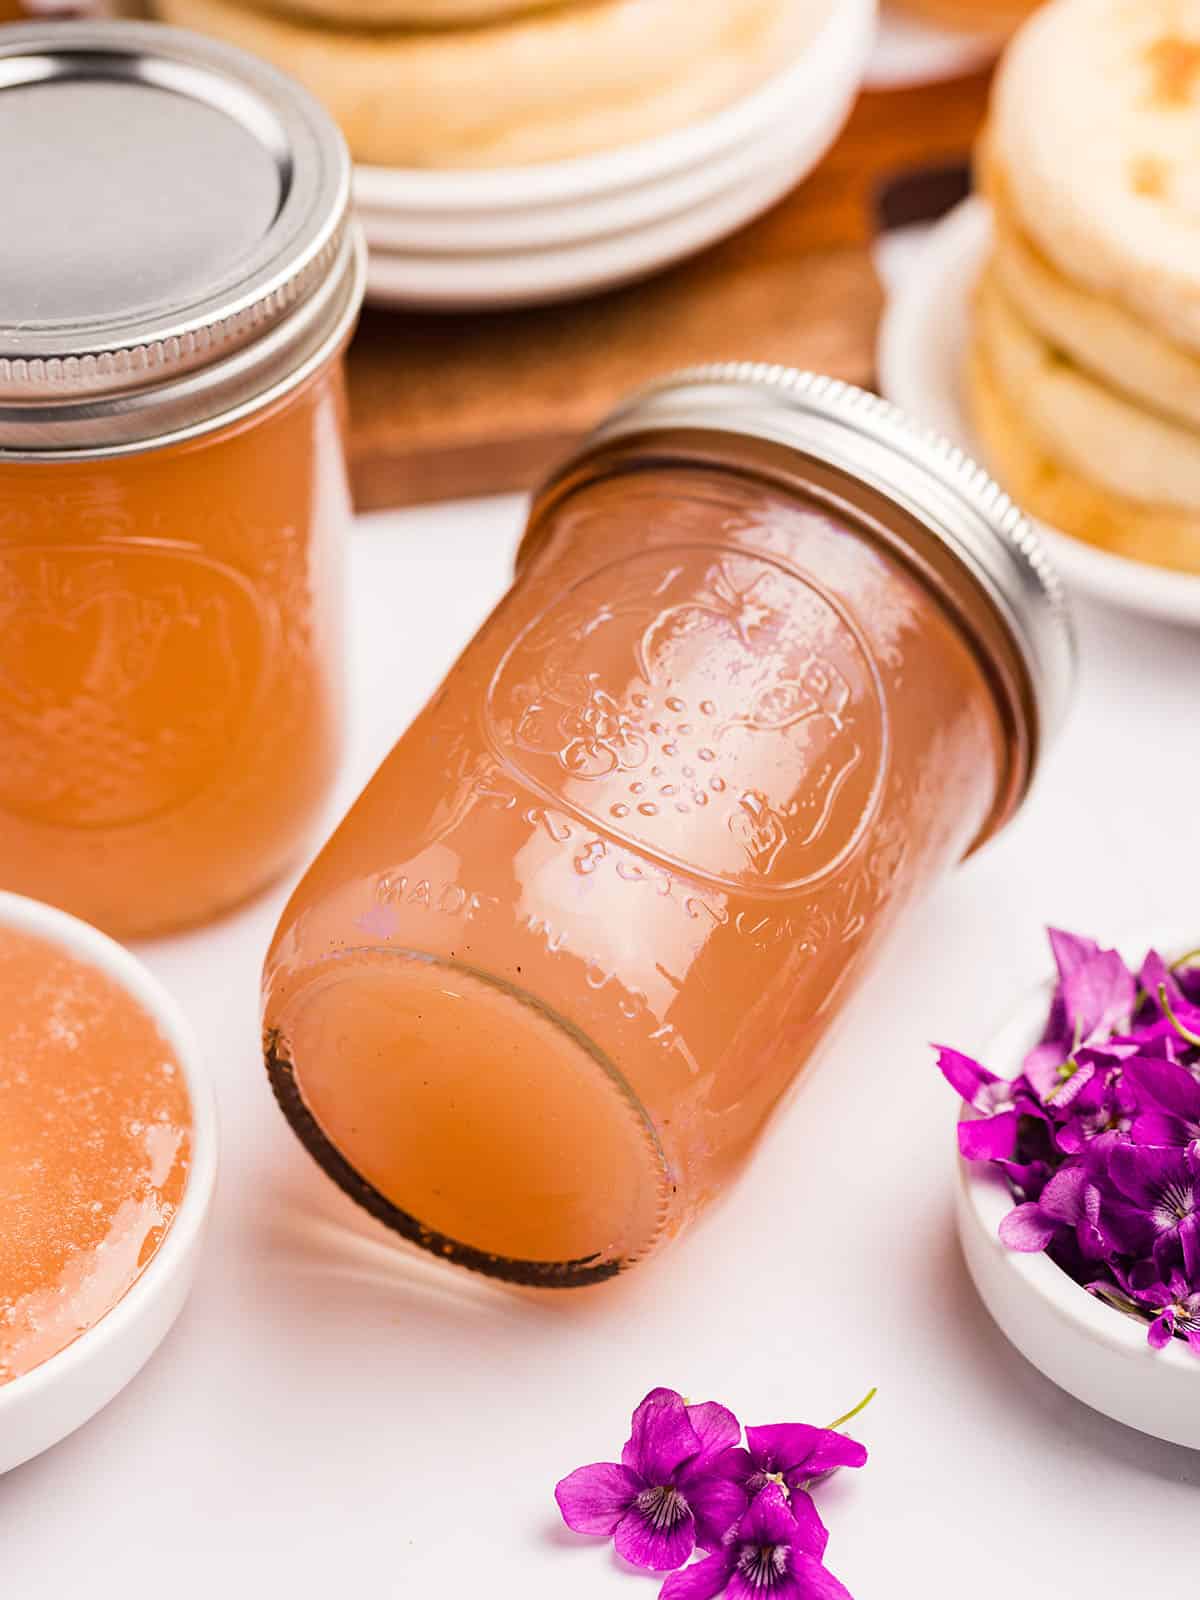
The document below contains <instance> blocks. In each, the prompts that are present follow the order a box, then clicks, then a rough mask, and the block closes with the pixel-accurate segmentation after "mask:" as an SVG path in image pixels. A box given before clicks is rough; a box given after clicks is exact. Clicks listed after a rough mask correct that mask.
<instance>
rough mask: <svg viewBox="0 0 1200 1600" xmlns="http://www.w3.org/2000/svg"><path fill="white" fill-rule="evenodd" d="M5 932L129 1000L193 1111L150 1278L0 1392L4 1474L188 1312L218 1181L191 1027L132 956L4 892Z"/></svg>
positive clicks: (56, 1434)
mask: <svg viewBox="0 0 1200 1600" xmlns="http://www.w3.org/2000/svg"><path fill="white" fill-rule="evenodd" d="M0 924H2V925H3V926H5V927H9V928H19V929H21V930H22V931H23V932H26V933H31V934H36V935H37V936H38V937H40V938H43V939H48V940H50V941H52V942H53V943H54V944H58V945H61V946H63V948H64V949H66V950H68V951H70V953H71V954H72V955H73V956H77V957H78V958H79V959H80V960H81V961H86V962H88V963H89V964H90V965H91V966H93V967H97V968H99V970H100V971H101V972H103V973H105V974H107V976H108V977H110V978H112V979H113V980H114V981H115V982H116V983H119V984H120V985H121V987H122V988H123V989H125V990H126V991H127V992H128V993H129V994H130V995H132V996H133V998H134V999H135V1000H136V1001H137V1002H138V1004H139V1005H140V1006H142V1007H143V1008H144V1009H145V1010H146V1011H148V1012H149V1013H150V1015H151V1016H152V1017H153V1018H154V1020H155V1022H156V1023H157V1024H158V1026H159V1028H160V1029H161V1030H162V1033H163V1036H164V1038H165V1039H166V1040H167V1041H168V1043H169V1044H170V1045H171V1046H172V1048H173V1049H174V1051H175V1055H176V1057H177V1059H178V1061H179V1066H180V1069H181V1071H182V1073H183V1076H184V1080H185V1082H186V1083H187V1088H188V1095H189V1097H190V1099H191V1106H192V1154H191V1166H190V1169H189V1171H188V1178H187V1186H186V1187H185V1189H184V1191H183V1198H182V1200H181V1201H180V1203H179V1209H178V1211H177V1212H176V1213H175V1218H174V1221H173V1222H172V1223H171V1226H170V1228H169V1229H168V1230H167V1235H166V1238H165V1239H164V1240H163V1242H162V1244H161V1245H160V1246H159V1248H158V1250H157V1251H156V1252H155V1255H154V1256H153V1258H152V1260H151V1261H150V1264H149V1265H148V1266H147V1268H146V1270H145V1271H144V1272H143V1273H142V1275H141V1277H140V1278H139V1279H138V1280H137V1282H136V1283H135V1284H134V1285H133V1287H132V1288H131V1289H130V1290H129V1291H128V1292H127V1293H126V1294H125V1295H124V1296H123V1298H122V1299H120V1300H119V1301H118V1302H117V1304H116V1305H115V1306H114V1307H113V1308H112V1310H111V1311H109V1312H108V1313H107V1315H105V1316H103V1317H101V1319H100V1321H99V1322H97V1323H95V1324H94V1325H93V1326H92V1327H91V1328H89V1329H88V1331H87V1332H86V1333H84V1334H81V1335H80V1337H79V1338H78V1339H76V1340H75V1342H74V1343H73V1344H69V1345H68V1346H67V1347H66V1349H65V1350H61V1351H60V1352H59V1353H58V1355H56V1356H51V1357H50V1359H49V1360H48V1361H44V1362H43V1363H42V1364H41V1366H40V1367H34V1368H33V1370H32V1371H31V1372H26V1373H24V1374H23V1375H22V1376H21V1377H19V1378H14V1379H13V1381H12V1382H11V1383H6V1384H4V1385H2V1386H0V1473H3V1472H7V1471H9V1469H10V1468H12V1467H17V1466H20V1464H21V1463H22V1462H23V1461H28V1460H30V1459H31V1457H33V1456H36V1455H40V1454H41V1452H42V1451H43V1450H48V1449H49V1448H50V1446H51V1445H52V1444H57V1443H58V1441H59V1440H60V1439H65V1438H66V1436H67V1434H69V1433H73V1432H74V1431H75V1429H76V1428H78V1427H81V1426H82V1425H83V1423H85V1422H87V1421H88V1420H89V1418H91V1417H93V1416H95V1414H96V1412H97V1411H99V1410H101V1408H102V1407H104V1406H106V1405H107V1404H108V1402H109V1401H110V1400H111V1399H113V1397H114V1396H115V1395H117V1394H118V1393H119V1392H120V1391H121V1390H122V1389H123V1388H124V1387H125V1385H126V1384H127V1383H128V1382H129V1381H130V1379H131V1378H133V1377H134V1376H136V1374H137V1373H138V1372H139V1371H140V1370H141V1368H142V1367H143V1366H144V1365H145V1363H146V1362H147V1361H148V1360H149V1359H150V1357H151V1355H153V1353H154V1351H155V1350H156V1349H157V1348H158V1346H159V1344H160V1343H161V1342H162V1340H163V1339H164V1338H165V1336H166V1334H167V1332H168V1330H169V1329H170V1327H171V1324H172V1323H173V1322H174V1321H175V1318H176V1317H177V1316H178V1315H179V1313H180V1311H181V1310H182V1309H183V1303H184V1301H185V1300H186V1299H187V1294H188V1290H189V1289H190V1288H191V1285H192V1277H193V1275H194V1272H195V1267H196V1258H197V1255H198V1251H199V1245H200V1240H201V1236H202V1234H203V1231H204V1224H205V1221H206V1220H207V1217H208V1209H209V1202H210V1201H211V1199H212V1192H213V1184H214V1182H215V1179H216V1171H217V1113H216V1105H215V1102H214V1099H213V1092H212V1086H211V1085H210V1083H209V1081H208V1078H207V1076H206V1075H205V1073H204V1070H203V1067H202V1064H201V1057H200V1047H199V1045H198V1044H197V1042H196V1039H195V1036H194V1035H193V1033H192V1030H191V1027H190V1025H189V1024H188V1022H187V1019H186V1018H185V1017H184V1015H183V1013H182V1012H181V1011H180V1009H179V1007H178V1006H177V1005H176V1003H175V1001H174V1000H173V999H172V998H171V996H170V995H169V994H168V993H167V991H166V990H165V989H164V988H163V987H162V985H161V984H160V983H159V982H158V980H157V978H154V977H152V976H151V974H150V973H149V972H148V971H147V970H146V968H145V967H144V966H143V965H142V963H141V962H140V961H139V960H138V959H137V958H136V957H135V956H133V955H131V954H130V953H129V951H128V950H126V949H125V948H124V947H123V946H122V945H119V944H117V943H116V941H115V940H113V939H109V938H108V937H107V936H106V935H105V934H103V933H100V932H98V931H97V930H96V929H95V928H93V927H90V926H89V925H88V924H87V923H86V922H80V921H79V920H78V918H76V917H70V916H68V915H67V914H66V913H65V912H63V911H55V910H54V909H53V908H52V907H50V906H46V905H42V904H41V902H40V901H37V900H27V899H25V898H24V896H22V895H16V894H7V893H4V892H0Z"/></svg>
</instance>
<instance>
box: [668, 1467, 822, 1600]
mask: <svg viewBox="0 0 1200 1600" xmlns="http://www.w3.org/2000/svg"><path fill="white" fill-rule="evenodd" d="M826 1542H827V1535H826V1533H825V1529H824V1526H823V1525H822V1523H821V1519H820V1517H818V1516H817V1513H816V1509H815V1507H814V1506H813V1503H812V1501H811V1500H810V1499H809V1498H808V1496H807V1495H800V1496H794V1497H793V1500H792V1504H791V1506H790V1507H789V1505H788V1502H787V1500H786V1499H785V1498H784V1494H783V1490H782V1489H781V1488H780V1487H779V1485H778V1484H777V1483H769V1484H768V1485H767V1487H766V1488H765V1489H764V1490H763V1491H762V1492H761V1494H759V1495H757V1496H756V1498H755V1499H754V1501H753V1502H752V1504H751V1506H750V1509H749V1510H748V1511H747V1512H746V1514H745V1516H743V1517H742V1519H741V1521H740V1522H738V1523H737V1524H736V1526H735V1527H733V1528H731V1529H730V1531H729V1534H728V1535H727V1537H726V1539H725V1541H724V1542H723V1544H722V1545H721V1548H720V1549H719V1550H718V1551H717V1552H716V1553H715V1554H713V1555H710V1556H708V1557H706V1559H705V1560H703V1561H698V1562H696V1563H695V1565H694V1566H691V1567H688V1568H687V1570H686V1571H684V1572H675V1573H672V1575H671V1576H670V1577H669V1578H668V1579H667V1581H666V1583H664V1584H663V1586H662V1589H661V1591H660V1594H659V1600H713V1596H715V1595H719V1594H725V1595H728V1596H730V1600H850V1595H849V1592H848V1590H847V1589H846V1588H845V1587H844V1586H843V1585H842V1584H840V1583H839V1582H838V1580H837V1579H836V1578H835V1577H834V1576H833V1574H832V1573H831V1572H829V1571H827V1570H826V1568H825V1567H824V1566H823V1565H822V1560H821V1558H822V1557H823V1556H824V1554H825V1545H826Z"/></svg>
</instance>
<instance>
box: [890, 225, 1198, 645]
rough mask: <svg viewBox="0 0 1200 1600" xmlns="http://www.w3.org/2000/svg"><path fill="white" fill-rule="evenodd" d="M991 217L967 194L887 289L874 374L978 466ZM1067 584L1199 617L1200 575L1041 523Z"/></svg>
mask: <svg viewBox="0 0 1200 1600" xmlns="http://www.w3.org/2000/svg"><path fill="white" fill-rule="evenodd" d="M991 237H992V223H991V215H990V212H989V210H988V207H987V205H986V203H985V202H984V201H982V200H978V199H976V200H968V201H967V202H966V203H965V204H964V205H962V206H959V207H958V208H957V209H956V210H955V211H953V212H951V214H950V215H949V216H948V217H947V218H946V219H945V220H944V221H943V222H940V223H939V224H938V225H937V227H936V228H935V229H934V230H933V231H932V233H931V234H930V236H929V239H928V242H927V244H926V245H925V246H924V247H923V248H922V250H921V251H920V253H919V255H918V257H917V259H916V260H915V261H913V262H911V263H910V264H909V269H908V271H907V272H906V273H905V275H904V278H903V280H902V281H901V284H900V286H899V288H898V289H897V290H896V292H895V293H894V294H893V295H892V297H891V299H890V301H889V303H888V308H887V311H886V313H885V315H884V319H883V326H882V328H881V330H880V337H879V360H878V367H879V381H880V387H881V389H882V391H883V393H884V394H885V395H886V396H887V397H888V399H889V400H893V401H895V403H896V404H897V405H898V406H900V407H902V408H903V409H904V410H905V411H908V412H909V413H910V414H911V415H913V416H914V417H919V418H920V419H921V420H922V421H923V422H927V423H928V424H929V425H930V426H931V427H934V428H937V429H938V430H939V431H940V432H942V433H944V434H945V435H946V436H947V437H948V438H950V439H953V440H954V442H955V443H956V444H959V445H961V446H962V448H963V449H964V450H966V451H967V452H968V453H969V454H971V455H973V456H975V457H977V458H978V459H980V460H981V461H983V462H984V463H985V464H986V461H987V453H986V451H984V450H983V449H982V448H981V446H980V443H979V441H978V439H977V438H976V437H975V435H974V432H973V430H972V428H971V423H970V419H969V416H968V412H967V405H966V400H965V396H964V391H963V370H964V366H965V354H966V349H967V343H968V338H969V330H970V301H971V293H972V290H973V288H974V285H975V282H976V280H977V278H978V276H979V273H980V271H981V269H982V267H983V264H984V262H985V260H986V258H987V254H988V249H989V246H990V243H991ZM1039 526H1040V529H1041V532H1042V534H1043V536H1044V538H1045V541H1046V545H1047V548H1048V549H1049V550H1050V553H1051V555H1052V556H1053V558H1054V562H1055V565H1056V566H1057V567H1058V570H1059V572H1060V574H1061V575H1062V577H1063V580H1064V581H1065V582H1066V583H1067V585H1068V587H1070V588H1072V589H1075V590H1077V591H1079V592H1080V593H1082V594H1088V595H1091V596H1092V597H1093V598H1095V599H1097V600H1103V601H1105V602H1106V603H1107V604H1109V605H1114V606H1121V607H1123V608H1125V609H1127V610H1131V611H1139V612H1144V613H1146V614H1147V615H1150V616H1156V617H1163V618H1167V619H1169V620H1170V621H1172V622H1184V623H1190V624H1192V625H1196V624H1200V577H1191V576H1189V575H1188V574H1187V573H1180V572H1171V571H1168V570H1167V569H1166V568H1164V567H1154V566H1150V565H1148V564H1147V563H1146V562H1143V561H1133V560H1130V559H1129V558H1128V557H1126V556H1118V555H1112V554H1110V553H1109V552H1108V551H1106V550H1100V549H1097V548H1095V547H1094V546H1092V545H1088V544H1084V543H1083V541H1082V540H1080V539H1074V538H1071V537H1070V535H1068V534H1065V533H1061V532H1060V531H1059V530H1058V529H1055V528H1050V527H1047V526H1046V524H1044V523H1042V524H1040V525H1039Z"/></svg>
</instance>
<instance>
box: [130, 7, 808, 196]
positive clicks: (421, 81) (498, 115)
mask: <svg viewBox="0 0 1200 1600" xmlns="http://www.w3.org/2000/svg"><path fill="white" fill-rule="evenodd" d="M153 3H154V6H155V10H156V13H157V15H158V16H160V17H161V18H162V19H163V20H164V21H166V22H173V23H176V24H178V25H179V26H181V27H186V28H194V29H197V30H199V31H200V32H203V33H213V34H217V35H219V36H221V37H222V38H225V39H228V40H230V41H231V42H232V43H234V44H238V45H241V46H242V47H243V48H245V49H247V50H251V51H253V52H254V53H255V54H256V55H259V56H262V57H265V58H266V59H267V60H269V61H273V62H274V63H275V64H276V65H277V66H279V67H281V68H282V69H283V70H284V71H286V72H289V73H290V74H291V75H292V76H293V77H295V78H298V79H299V80H300V81H301V82H302V83H304V84H305V85H306V86H307V87H308V88H309V89H310V90H312V91H313V93H315V94H316V95H317V97H318V98H319V99H321V100H323V101H324V102H325V104H326V105H327V106H328V107H329V108H330V110H331V111H332V112H333V114H334V116H335V117H336V118H337V120H338V121H339V122H340V124H341V126H342V129H343V131H344V132H345V134H346V140H347V143H348V144H349V146H350V150H351V154H352V155H353V156H354V158H355V160H356V161H359V162H363V163H366V164H368V165H376V166H383V167H399V168H409V169H411V168H469V169H480V168H488V167H500V166H522V165H527V164H530V163H538V162H546V161H557V160H562V159H564V158H569V157H572V156H582V155H588V154H591V153H593V152H597V151H602V150H609V149H615V148H617V147H619V146H622V145H626V144H632V143H635V142H637V141H640V140H643V139H648V138H651V137H653V136H655V135H656V134H661V133H667V132H670V131H672V130H674V129H676V128H680V127H683V126H685V125H687V124H688V123H691V122H695V121H698V120H700V119H701V118H704V117H707V116H710V115H712V114H713V113H715V112H717V111H719V110H721V109H722V108H723V107H725V106H727V105H729V104H731V103H732V102H733V101H735V100H737V99H738V98H739V97H740V96H742V95H745V94H747V93H749V92H750V91H752V90H753V89H755V88H757V87H758V86H759V85H760V84H761V83H763V82H764V81H765V80H766V79H767V78H769V77H770V76H771V75H772V74H773V73H774V72H776V71H777V70H779V68H780V67H781V66H782V65H784V64H786V63H787V62H788V61H790V60H792V59H793V58H794V57H795V55H796V54H797V51H798V50H799V48H800V47H801V46H802V45H803V44H804V43H805V42H806V41H807V39H808V38H809V37H810V36H811V34H812V31H813V25H814V24H813V16H814V10H815V9H817V8H815V7H814V3H813V0H559V3H546V0H542V3H539V0H246V3H242V0H153Z"/></svg>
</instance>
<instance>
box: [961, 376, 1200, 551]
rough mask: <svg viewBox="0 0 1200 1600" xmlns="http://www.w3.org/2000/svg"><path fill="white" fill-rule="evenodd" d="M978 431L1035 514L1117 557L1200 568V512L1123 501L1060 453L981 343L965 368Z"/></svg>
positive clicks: (1000, 473)
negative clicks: (1034, 425)
mask: <svg viewBox="0 0 1200 1600" xmlns="http://www.w3.org/2000/svg"><path fill="white" fill-rule="evenodd" d="M967 383H968V388H969V391H970V405H971V412H972V416H973V420H974V426H975V431H976V433H977V434H978V436H979V440H980V442H981V444H982V446H983V449H984V453H985V456H986V459H987V461H988V464H989V465H990V467H991V469H992V471H993V472H994V473H995V474H996V475H997V477H998V478H999V479H1000V481H1001V482H1002V483H1003V484H1004V486H1005V488H1006V489H1007V490H1008V492H1009V493H1010V494H1011V495H1012V496H1013V498H1014V499H1015V500H1017V501H1018V502H1019V503H1020V504H1021V505H1023V506H1024V507H1025V509H1026V510H1027V511H1029V512H1030V513H1031V514H1032V515H1033V516H1035V517H1040V518H1041V520H1042V521H1043V522H1045V523H1047V524H1049V525H1050V526H1051V527H1053V528H1057V529H1059V530H1060V531H1061V532H1063V533H1069V534H1072V535H1073V536H1074V537H1075V538H1077V539H1080V540H1082V541H1084V542H1085V543H1088V544H1093V545H1097V546H1099V547H1100V548H1101V549H1103V550H1107V551H1110V552H1111V553H1112V554H1114V555H1120V556H1127V557H1129V558H1130V559H1132V560H1135V561H1144V562H1150V563H1152V564H1154V565H1156V566H1160V567H1170V568H1173V569H1174V570H1176V571H1179V572H1188V573H1200V514H1196V513H1193V512H1188V511H1184V510H1180V509H1178V508H1176V507H1173V506H1163V505H1158V504H1150V503H1147V502H1145V501H1137V500H1130V499H1126V498H1125V497H1124V496H1122V495H1117V494H1114V493H1113V491H1112V490H1111V489H1108V488H1104V487H1102V486H1101V485H1100V484H1099V483H1097V482H1096V481H1094V480H1093V479H1091V478H1089V477H1088V476H1086V475H1085V474H1084V473H1081V472H1078V471H1076V470H1075V469H1074V468H1073V467H1071V466H1069V465H1067V463H1066V462H1064V461H1062V460H1060V459H1059V458H1057V457H1056V456H1055V455H1054V454H1053V453H1052V451H1050V450H1049V449H1048V448H1047V447H1046V445H1045V444H1044V443H1043V442H1042V441H1041V440H1040V439H1039V438H1038V437H1037V436H1036V435H1035V434H1034V432H1033V430H1032V428H1031V427H1030V424H1029V420H1028V417H1027V414H1026V412H1025V411H1024V409H1023V407H1022V405H1021V403H1020V401H1019V400H1018V399H1016V398H1014V396H1012V395H1011V394H1009V393H1008V392H1007V391H1006V390H1005V388H1004V387H1003V385H1001V384H1000V383H999V382H998V381H997V379H996V376H995V374H994V373H993V371H992V369H991V366H990V364H989V361H988V358H987V356H986V354H985V353H984V351H983V350H982V349H981V348H980V347H979V345H978V344H976V345H975V346H974V347H973V349H972V351H971V355H970V359H969V362H968V369H967Z"/></svg>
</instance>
